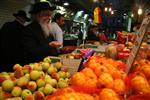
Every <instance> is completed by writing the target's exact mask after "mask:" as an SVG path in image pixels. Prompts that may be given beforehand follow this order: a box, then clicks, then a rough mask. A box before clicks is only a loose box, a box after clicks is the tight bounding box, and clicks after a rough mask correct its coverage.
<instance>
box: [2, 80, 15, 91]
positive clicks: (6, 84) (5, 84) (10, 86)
mask: <svg viewBox="0 0 150 100" xmlns="http://www.w3.org/2000/svg"><path fill="white" fill-rule="evenodd" d="M2 88H3V90H4V91H7V92H10V91H11V90H12V89H13V88H14V83H13V81H12V80H5V81H3V83H2Z"/></svg>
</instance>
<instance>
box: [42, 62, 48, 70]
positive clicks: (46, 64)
mask: <svg viewBox="0 0 150 100" xmlns="http://www.w3.org/2000/svg"><path fill="white" fill-rule="evenodd" d="M41 66H42V69H43V71H47V70H48V68H49V67H50V64H49V63H48V62H41Z"/></svg>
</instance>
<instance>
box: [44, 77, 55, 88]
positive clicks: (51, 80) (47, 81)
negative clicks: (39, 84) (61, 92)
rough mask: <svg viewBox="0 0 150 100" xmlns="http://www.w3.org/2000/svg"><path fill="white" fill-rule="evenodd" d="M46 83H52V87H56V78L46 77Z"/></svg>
mask: <svg viewBox="0 0 150 100" xmlns="http://www.w3.org/2000/svg"><path fill="white" fill-rule="evenodd" d="M46 83H48V84H50V85H52V86H53V87H56V85H57V80H56V79H48V80H46Z"/></svg>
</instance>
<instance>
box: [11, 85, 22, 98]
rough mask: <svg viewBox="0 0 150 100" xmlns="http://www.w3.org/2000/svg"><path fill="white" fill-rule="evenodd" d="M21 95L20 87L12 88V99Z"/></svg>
mask: <svg viewBox="0 0 150 100" xmlns="http://www.w3.org/2000/svg"><path fill="white" fill-rule="evenodd" d="M21 93H22V89H21V87H19V86H15V87H14V88H13V90H12V91H11V94H12V96H14V97H18V96H20V95H21Z"/></svg>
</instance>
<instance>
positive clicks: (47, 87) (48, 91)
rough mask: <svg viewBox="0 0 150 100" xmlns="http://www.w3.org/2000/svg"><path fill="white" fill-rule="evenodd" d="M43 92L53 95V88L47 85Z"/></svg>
mask: <svg viewBox="0 0 150 100" xmlns="http://www.w3.org/2000/svg"><path fill="white" fill-rule="evenodd" d="M43 92H44V94H45V95H49V94H51V93H53V87H52V86H51V85H50V84H46V85H45V87H44V89H43Z"/></svg>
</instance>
